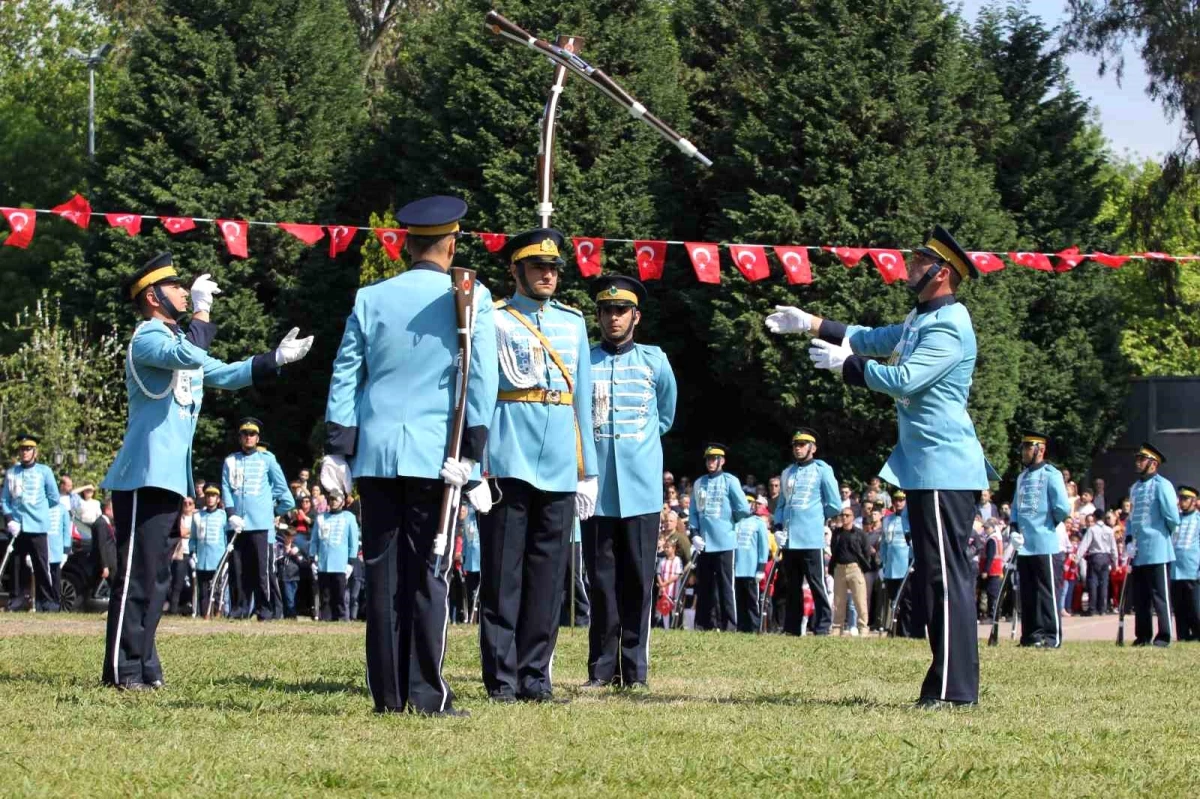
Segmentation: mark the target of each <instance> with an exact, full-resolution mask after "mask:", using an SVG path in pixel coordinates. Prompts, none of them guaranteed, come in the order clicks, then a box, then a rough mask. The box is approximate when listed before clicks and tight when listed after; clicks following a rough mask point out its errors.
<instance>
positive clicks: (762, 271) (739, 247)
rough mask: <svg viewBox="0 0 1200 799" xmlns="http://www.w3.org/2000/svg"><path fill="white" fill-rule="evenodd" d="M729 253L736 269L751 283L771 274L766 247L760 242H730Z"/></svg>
mask: <svg viewBox="0 0 1200 799" xmlns="http://www.w3.org/2000/svg"><path fill="white" fill-rule="evenodd" d="M729 254H730V255H732V256H733V263H734V264H735V265H736V266H737V268H738V270H739V271H740V272H741V273H742V274H743V275H745V276H746V279H747V280H749V281H750V282H751V283H753V282H754V281H756V280H765V279H766V278H768V277H770V276H771V267H770V266H769V265H768V264H767V248H766V247H764V246H762V245H761V244H730V245H729Z"/></svg>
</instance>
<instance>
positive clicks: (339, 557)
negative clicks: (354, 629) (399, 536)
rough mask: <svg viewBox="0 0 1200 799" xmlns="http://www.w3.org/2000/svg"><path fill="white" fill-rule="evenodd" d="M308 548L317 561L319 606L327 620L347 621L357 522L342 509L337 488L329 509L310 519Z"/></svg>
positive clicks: (342, 501)
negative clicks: (311, 525) (348, 586)
mask: <svg viewBox="0 0 1200 799" xmlns="http://www.w3.org/2000/svg"><path fill="white" fill-rule="evenodd" d="M308 552H309V554H310V555H311V556H312V558H313V560H314V561H315V562H316V564H317V583H318V587H319V590H320V592H321V607H322V609H323V610H324V611H327V612H328V616H329V618H328V620H329V621H350V613H349V611H348V609H347V607H346V580H347V578H348V577H349V576H350V570H351V568H352V567H351V565H350V561H351V560H353V559H354V557H355V556H356V555H358V522H357V521H355V519H354V514H353V513H351V512H350V511H348V510H346V509H345V501H344V498H343V497H342V495H341V492H340V491H337V490H335V491H334V492H333V493H331V494H330V496H329V512H328V513H322V514H319V515H318V516H317V519H316V521H315V522H314V523H313V528H312V537H311V538H310V539H309V542H308Z"/></svg>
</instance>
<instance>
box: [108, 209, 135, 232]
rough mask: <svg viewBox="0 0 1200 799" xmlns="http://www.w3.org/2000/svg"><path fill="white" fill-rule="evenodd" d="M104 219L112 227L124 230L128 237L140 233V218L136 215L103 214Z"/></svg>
mask: <svg viewBox="0 0 1200 799" xmlns="http://www.w3.org/2000/svg"><path fill="white" fill-rule="evenodd" d="M104 218H105V219H107V220H108V224H109V225H111V226H112V227H119V228H125V232H126V233H128V234H129V235H130V236H136V235H137V234H139V233H141V232H142V218H141V217H140V216H137V215H136V214H105V215H104Z"/></svg>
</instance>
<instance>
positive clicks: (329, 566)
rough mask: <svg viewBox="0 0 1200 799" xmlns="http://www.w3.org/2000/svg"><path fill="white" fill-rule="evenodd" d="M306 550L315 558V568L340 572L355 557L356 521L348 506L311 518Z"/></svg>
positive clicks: (322, 570) (356, 553)
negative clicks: (311, 525) (314, 518)
mask: <svg viewBox="0 0 1200 799" xmlns="http://www.w3.org/2000/svg"><path fill="white" fill-rule="evenodd" d="M308 552H309V554H310V555H311V556H312V557H313V558H314V559H315V560H316V561H317V571H319V572H326V573H331V574H336V573H338V572H342V573H344V572H345V571H346V566H348V565H349V564H350V561H351V560H353V559H354V558H356V557H358V522H357V521H355V520H354V514H353V513H351V512H350V511H348V510H342V511H330V512H329V513H322V514H319V515H318V516H317V520H316V521H315V522H313V528H312V538H311V539H309V542H308Z"/></svg>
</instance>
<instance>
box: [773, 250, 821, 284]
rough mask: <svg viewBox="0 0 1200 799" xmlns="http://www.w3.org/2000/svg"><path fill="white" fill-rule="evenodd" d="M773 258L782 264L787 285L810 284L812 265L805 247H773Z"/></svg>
mask: <svg viewBox="0 0 1200 799" xmlns="http://www.w3.org/2000/svg"><path fill="white" fill-rule="evenodd" d="M774 249H775V257H776V258H778V259H779V263H781V264H783V272H784V274H785V275H787V281H788V283H791V284H792V285H793V286H796V285H801V286H805V285H808V284H809V283H812V264H811V263H810V262H809V260H808V248H807V247H775V248H774Z"/></svg>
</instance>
